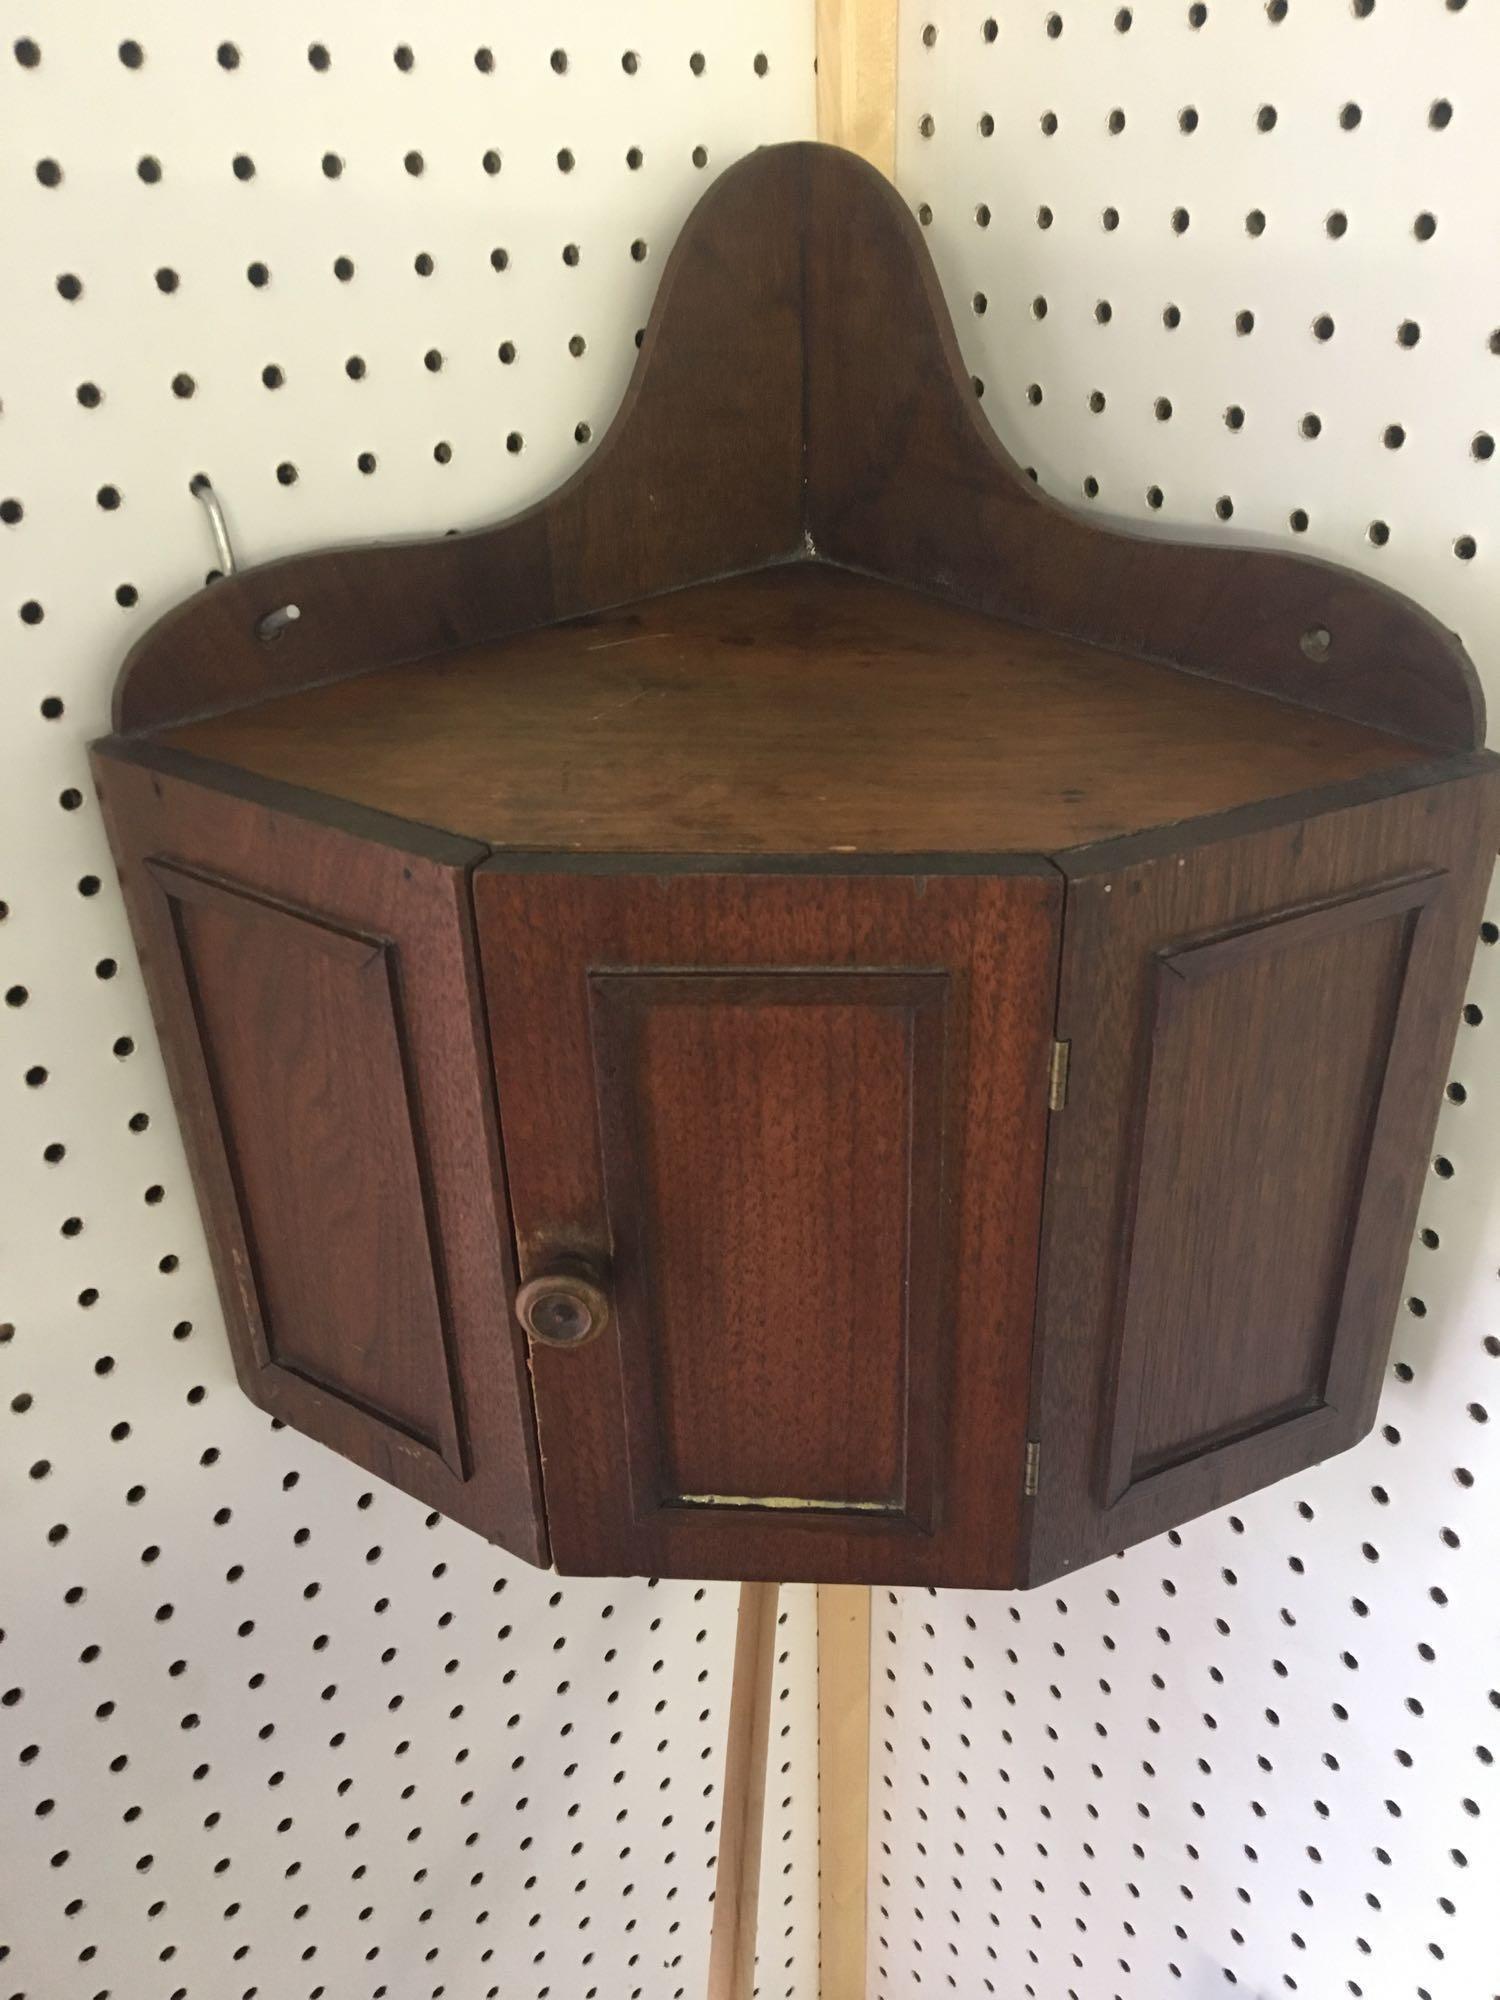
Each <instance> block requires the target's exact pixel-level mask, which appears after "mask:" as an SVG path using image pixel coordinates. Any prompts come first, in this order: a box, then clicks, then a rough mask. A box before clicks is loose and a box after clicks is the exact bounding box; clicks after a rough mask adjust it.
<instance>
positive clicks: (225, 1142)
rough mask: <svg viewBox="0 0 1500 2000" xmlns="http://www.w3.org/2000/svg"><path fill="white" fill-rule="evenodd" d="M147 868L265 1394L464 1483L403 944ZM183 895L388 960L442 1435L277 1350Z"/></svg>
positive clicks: (319, 946) (347, 951)
mask: <svg viewBox="0 0 1500 2000" xmlns="http://www.w3.org/2000/svg"><path fill="white" fill-rule="evenodd" d="M145 873H146V875H147V877H148V879H149V880H150V881H151V883H152V884H153V887H154V890H155V892H156V893H157V894H158V895H159V896H160V897H161V898H162V901H163V903H164V904H165V907H166V916H167V922H168V925H169V927H170V932H171V936H172V939H173V944H174V947H175V949H176V953H177V959H178V965H177V971H178V974H179V976H180V978H181V980H182V984H183V988H184V990H185V993H186V996H187V1001H188V1006H189V1009H190V1012H191V1016H192V1021H193V1028H194V1035H195V1039H196V1043H197V1048H196V1055H197V1059H198V1062H199V1064H200V1065H201V1068H202V1073H203V1077H204V1080H205V1083H206V1086H207V1089H208V1092H209V1095H210V1098H211V1099H212V1102H213V1104H214V1108H215V1125H216V1131H217V1152H218V1156H219V1166H220V1168H221V1170H222V1177H223V1184H224V1188H225V1193H226V1195H227V1200H228V1212H229V1213H230V1214H232V1216H233V1218H234V1223H233V1227H234V1233H235V1238H236V1241H235V1244H234V1245H233V1247H232V1253H231V1254H232V1262H233V1266H234V1276H235V1286H236V1292H237V1295H238V1297H239V1300H240V1304H241V1309H242V1316H243V1320H244V1325H245V1328H246V1331H247V1333H248V1334H249V1337H250V1342H251V1346H252V1348H253V1350H254V1354H255V1357H256V1360H257V1363H258V1365H259V1370H260V1376H261V1380H260V1384H259V1389H260V1394H261V1396H262V1398H263V1400H264V1401H266V1402H267V1403H271V1402H274V1401H280V1400H286V1401H288V1402H290V1401H292V1400H294V1399H295V1398H296V1397H298V1396H300V1395H301V1394H303V1393H305V1394H306V1395H308V1396H309V1397H312V1398H316V1399H318V1400H320V1401H324V1402H333V1403H335V1404H338V1405H340V1406H342V1407H344V1408H347V1409H351V1410H354V1411H356V1412H357V1413H358V1414H359V1415H361V1416H363V1417H366V1418H368V1419H370V1421H372V1422H373V1423H376V1424H378V1425H379V1426H380V1427H381V1429H382V1430H385V1431H389V1432H392V1433H395V1438H394V1439H393V1443H396V1445H397V1448H398V1449H404V1450H408V1451H409V1452H410V1453H411V1455H412V1456H413V1457H415V1458H416V1459H418V1460H419V1461H422V1460H425V1461H428V1462H430V1463H431V1464H432V1465H433V1466H434V1468H436V1467H437V1466H441V1467H442V1468H443V1470H444V1471H445V1472H446V1473H447V1474H448V1475H450V1476H451V1477H452V1478H454V1479H456V1480H458V1481H459V1482H460V1483H464V1482H466V1481H467V1480H468V1479H469V1478H470V1477H471V1475H472V1469H473V1468H472V1452H471V1449H470V1446H469V1442H468V1439H467V1437H466V1435H465V1428H464V1425H463V1423H462V1419H461V1410H462V1400H461V1392H460V1387H459V1380H458V1372H457V1364H456V1359H455V1355H454V1351H453V1315H452V1303H451V1300H450V1299H449V1297H448V1288H447V1282H446V1276H445V1272H444V1269H443V1259H442V1254H441V1235H440V1232H439V1228H438V1219H437V1215H436V1213H435V1209H434V1204H433V1186H432V1166H431V1161H430V1159H429V1157H428V1150H427V1145H426V1140H425V1136H424V1134H423V1132H422V1129H421V1123H420V1118H419V1115H418V1111H417V1098H416V1093H415V1091H414V1090H413V1087H412V1086H413V1068H412V1059H411V1049H410V1045H409V1038H408V1034H407V1029H406V1022H405V1015H404V1009H403V1006H402V1002H401V989H400V983H399V980H398V977H397V962H398V957H399V951H398V947H397V945H396V942H395V940H394V939H392V938H388V937H377V936H372V935H370V934H368V933H365V932H363V931H360V930H357V929H354V928H352V927H350V926H348V925H345V924H341V923H338V922H337V921H335V920H333V919H332V918H329V917H327V916H326V915H323V914H320V913H319V912H317V911H313V910H309V909H307V908H306V907H304V906H299V905H296V904H293V903H290V902H286V901H283V900H281V899H278V898H274V897H271V896H268V895H266V894H265V893H264V892H263V891H260V890H257V889H255V888H253V887H250V886H249V885H246V884H242V883H237V882H234V881H232V880H231V879H230V878H228V877H225V876H222V875H217V874H212V873H209V872H207V871H204V870H200V869H196V868H192V867H188V866H185V865H184V864H183V863H181V862H179V861H176V860H174V859H173V858H171V857H170V856H167V855H148V856H147V857H146V859H145ZM184 902H196V903H198V904H200V905H202V906H204V907H207V908H211V909H218V910H220V911H221V912H222V913H223V914H225V915H227V916H230V917H232V918H233V919H234V920H236V921H238V922H242V923H243V922H252V923H256V922H259V923H268V924H270V925H272V926H274V927H276V928H279V929H283V930H289V931H291V932H292V933H293V935H295V936H296V938H297V941H298V943H299V944H300V945H301V946H302V947H303V948H304V949H306V948H308V947H309V946H310V947H311V948H312V949H314V950H317V951H321V952H323V953H325V954H326V955H327V956H330V957H333V958H335V959H338V960H341V961H342V962H343V963H344V964H345V965H346V966H347V967H348V968H349V969H350V970H351V971H352V972H354V973H360V972H364V971H366V970H369V969H370V968H372V967H374V966H376V965H377V964H378V966H379V968H380V971H381V974H382V976H383V981H384V990H385V998H386V1006H387V1010H388V1013H389V1016H390V1021H391V1032H392V1037H393V1039H394V1042H395V1046H396V1052H397V1059H398V1061H399V1063H400V1083H401V1095H402V1101H403V1103H404V1105H405V1108H406V1125H407V1132H408V1134H409V1137H410V1142H411V1149H412V1159H413V1165H414V1170H415V1173H416V1176H417V1184H418V1187H419V1189H420V1191H421V1199H422V1224H423V1229H424V1233H425V1236H426V1242H427V1253H428V1259H429V1264H430V1268H431V1273H432V1288H433V1299H434V1304H435V1306H436V1310H437V1320H438V1336H439V1340H440V1343H441V1347H442V1355H443V1370H444V1381H445V1385H446V1388H447V1392H448V1397H447V1406H446V1409H445V1411H444V1413H443V1421H442V1423H441V1425H440V1427H439V1431H438V1434H437V1435H436V1436H435V1437H434V1436H429V1435H426V1434H424V1433H423V1432H421V1431H419V1430H417V1429H415V1428H414V1427H413V1426H412V1425H411V1424H409V1423H408V1422H406V1421H405V1420H404V1419H403V1418H400V1417H397V1416H395V1415H393V1414H392V1413H391V1412H390V1411H388V1410H383V1409H381V1408H380V1407H379V1406H378V1405H376V1404H374V1403H371V1402H369V1401H367V1400H366V1399H365V1398H363V1397H360V1396H358V1395H355V1394H352V1393H351V1392H350V1391H348V1390H345V1389H340V1388H337V1387H335V1386H334V1385H333V1384H332V1383H330V1382H327V1381H324V1380H322V1379H321V1378H320V1377H318V1376H316V1375H314V1374H312V1373H310V1372H309V1371H308V1370H307V1369H305V1368H302V1367H299V1366H297V1365H296V1364H295V1363H292V1362H289V1361H286V1360H283V1359H280V1358H278V1356H277V1355H276V1353H275V1351H274V1341H273V1338H272V1333H271V1330H270V1328H269V1327H268V1324H267V1319H266V1314H265V1309H264V1306H263V1304H262V1297H261V1284H260V1278H259V1273H258V1268H257V1254H256V1250H255V1247H254V1230H253V1226H252V1225H251V1219H250V1217H249V1216H248V1213H247V1209H246V1203H245V1199H244V1195H243V1190H242V1185H241V1176H240V1173H239V1168H238V1165H237V1163H236V1158H235V1152H234V1143H233V1139H234V1135H233V1131H232V1128H231V1127H230V1125H229V1122H228V1120H227V1119H226V1117H225V1115H224V1106H223V1099H222V1094H221V1092H220V1088H219V1082H218V1075H217V1068H216V1062H215V1057H214V1054H213V1050H212V1046H211V1043H210V1041H209V1038H208V1035H207V1033H206V1032H205V1028H206V1024H205V1022H204V1019H203V1013H202V1009H201V1006H200V1004H199V997H198V985H197V979H196V977H195V974H194V970H193V961H192V954H191V952H190V950H189V949H188V943H187V939H186V937H185V935H184V932H183V927H182V922H181V918H180V915H179V908H180V906H181V904H182V903H184ZM398 1441H399V1442H398Z"/></svg>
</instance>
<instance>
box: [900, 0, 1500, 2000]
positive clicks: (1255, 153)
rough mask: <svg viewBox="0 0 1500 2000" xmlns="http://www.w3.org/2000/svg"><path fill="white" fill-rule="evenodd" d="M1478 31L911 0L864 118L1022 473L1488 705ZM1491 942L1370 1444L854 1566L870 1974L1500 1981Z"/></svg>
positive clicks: (1167, 1990)
mask: <svg viewBox="0 0 1500 2000" xmlns="http://www.w3.org/2000/svg"><path fill="white" fill-rule="evenodd" d="M1497 75H1500V15H1497V10H1496V9H1495V8H1494V7H1493V6H1487V5H1485V4H1483V0H1469V4H1468V5H1464V4H1462V0H1446V4H1445V0H1354V4H1353V5H1351V4H1350V0H1270V4H1269V5H1262V4H1261V0H1206V4H1205V3H1204V0H1196V4H1193V5H1191V6H1189V5H1187V4H1186V0H1135V4H1132V5H1129V6H1124V7H1115V6H1113V5H1109V4H1106V0H1089V4H1087V5H1085V4H1081V0H1074V4H1072V5H1071V6H1070V5H1069V4H1068V0H1057V5H1056V6H1055V7H1050V8H1049V6H1048V5H1046V4H1045V0H1036V4H1017V5H1011V4H1006V5H1004V6H990V7H986V6H984V5H978V6H974V5H958V4H952V5H949V4H946V0H933V4H930V5H928V6H926V7H925V8H919V7H917V6H915V5H911V4H908V5H907V6H905V7H904V8H903V12H902V27H901V49H900V66H899V82H900V88H899V94H898V153H897V168H898V180H899V182H900V185H901V188H902V191H903V192H904V194H905V195H906V196H907V198H908V199H909V201H910V202H911V205H912V207H913V208H914V209H915V211H916V212H917V214H918V216H919V217H920V218H921V220H922V221H923V223H924V224H925V226H926V229H927V236H928V242H929V244H930V246H931V248H932V251H933V253H934V256H935V257H936V259H937V262H938V266H939V269H940V271H941V274H942V277H943V280H944V284H945V288H946V291H947V294H948V298H949V300H950V303H951V305H952V308H953V311H954V315H955V319H956V320H957V323H958V327H959V334H960V339H961V341H962V344H963V348H964V352H965V355H966V357H967V359H968V362H969V366H970V367H971V369H972V371H973V373H974V376H975V378H976V382H977V384H979V385H982V393H983V397H984V407H985V409H986V410H987V411H988V412H989V414H990V415H991V416H992V418H993V419H994V422H995V423H996V426H997V428H998V429H999V431H1000V432H1001V434H1002V436H1003V437H1004V438H1005V441H1006V443H1007V444H1008V445H1009V446H1010V447H1011V449H1012V450H1013V451H1014V452H1015V453H1016V455H1017V456H1018V457H1019V458H1020V459H1021V461H1022V463H1023V464H1025V465H1027V466H1029V467H1031V468H1033V469H1034V471H1035V473H1036V476H1037V477H1038V478H1039V479H1040V481H1041V483H1042V484H1043V485H1044V486H1045V487H1046V488H1047V489H1048V491H1050V492H1051V493H1053V494H1055V495H1056V496H1057V497H1059V498H1061V499H1063V500H1065V501H1067V502H1069V503H1070V504H1073V505H1076V506H1078V507H1080V508H1092V509H1095V510H1100V511H1105V512H1108V513H1110V514H1112V515H1114V516H1117V517H1123V518H1124V519H1126V520H1128V521H1129V522H1130V523H1131V524H1132V525H1133V526H1139V527H1141V528H1142V529H1144V530H1145V531H1146V532H1151V531H1152V529H1153V527H1155V526H1158V525H1159V526H1160V527H1161V528H1162V529H1163V530H1165V531H1169V532H1171V533H1173V534H1177V535H1181V534H1184V533H1186V534H1191V535H1195V536H1198V535H1202V536H1210V535H1227V536H1236V537H1249V538H1252V539H1259V540H1262V541H1268V542H1269V541H1274V542H1278V543H1282V544H1284V545H1287V546H1293V547H1297V548H1300V549H1304V550H1306V551H1308V552H1309V553H1313V554H1318V555H1323V556H1328V557H1333V558H1336V559H1337V560H1338V561H1340V562H1343V563H1346V564H1350V565H1352V566H1354V567H1356V568H1359V569H1362V570H1365V571H1367V572H1368V573H1369V574H1371V575H1373V576H1378V577H1380V578H1382V579H1384V580H1385V581H1388V582H1390V583H1392V584H1394V585H1396V586H1397V587H1398V588H1401V589H1404V590H1406V591H1408V592H1410V593H1411V594H1412V595H1413V596H1415V597H1417V598H1419V599H1420V600H1421V601H1422V602H1423V603H1425V604H1426V605H1427V606H1429V608H1430V609H1432V610H1433V611H1434V612H1436V614H1437V615H1438V616H1439V617H1440V618H1442V619H1443V620H1444V621H1445V622H1446V623H1448V624H1449V625H1451V626H1452V627H1453V628H1455V629H1456V630H1457V631H1458V632H1459V633H1460V635H1461V636H1462V638H1463V639H1464V642H1465V643H1466V645H1467V646H1468V648H1469V650H1470V652H1471V653H1472V654H1473V656H1474V658H1475V660H1476V662H1477V663H1478V665H1479V667H1480V670H1481V672H1482V673H1484V674H1485V675H1486V677H1487V679H1488V684H1489V693H1490V702H1491V707H1492V709H1494V708H1495V707H1496V705H1497V704H1500V593H1497V591H1496V589H1495V580H1494V579H1495V564H1496V561H1497V560H1500V486H1497V480H1500V465H1497V464H1496V463H1495V462H1494V457H1493V454H1494V438H1495V436H1496V434H1497V433H1500V283H1497V266H1496V261H1495V243H1496V240H1497V238H1496V231H1497V227H1500V209H1497V199H1496V194H1495V189H1496V186H1497V184H1500V128H1497V127H1496V124H1495V121H1494V117H1493V112H1492V106H1491V103H1490V94H1491V85H1492V84H1493V81H1494V79H1495V77H1496V76H1497ZM1497 940H1500V900H1492V903H1491V907H1490V911H1489V921H1487V923H1486V925H1485V928H1484V930H1483V932H1482V937H1481V941H1480V942H1479V945H1478V953H1477V959H1476V964H1475V970H1474V975H1473V983H1472V988H1471V991H1470V994H1469V997H1468V1002H1467V1004H1466V1006H1465V1008H1464V1013H1463V1019H1462V1021H1461V1022H1460V1023H1459V1024H1458V1029H1457V1032H1458V1042H1457V1048H1456V1050H1455V1053H1454V1057H1453V1064H1452V1070H1451V1075H1452V1082H1451V1083H1450V1085H1449V1087H1448V1102H1447V1103H1446V1104H1445V1106H1444V1107H1443V1111H1442V1116H1441V1121H1440V1124H1439V1128H1438V1134H1437V1139H1436V1142H1435V1151H1434V1159H1433V1173H1432V1176H1431V1179H1430V1181H1429V1184H1428V1190H1427V1196H1426V1199H1425V1201H1424V1203H1423V1207H1422V1213H1421V1216H1420V1229H1419V1235H1418V1238H1417V1241H1416V1242H1415V1243H1414V1245H1413V1248H1412V1261H1411V1267H1410V1275H1409V1280H1408V1297H1407V1300H1406V1305H1405V1308H1404V1310H1403V1311H1402V1312H1401V1313H1400V1316H1399V1324H1398V1326H1397V1329H1396V1338H1395V1345H1394V1349H1393V1353H1392V1368H1391V1374H1390V1379H1389V1386H1388V1390H1387V1394H1386V1396H1385V1400H1384V1403H1383V1406H1382V1409H1381V1413H1380V1422H1379V1426H1378V1428H1377V1430H1376V1432H1375V1434H1374V1435H1373V1436H1372V1437H1371V1438H1370V1439H1369V1440H1368V1442H1367V1443H1366V1444H1365V1445H1363V1446H1362V1447H1361V1448H1359V1449H1358V1450H1357V1451H1355V1452H1353V1453H1350V1454H1348V1455H1346V1456H1344V1457H1342V1458H1339V1459H1336V1460H1334V1461H1332V1462H1331V1463H1330V1464H1328V1465H1327V1466H1324V1467H1322V1468H1319V1469H1318V1470H1317V1471H1315V1472H1313V1473H1310V1474H1308V1475H1306V1476H1304V1477H1301V1478H1299V1479H1296V1480H1294V1481H1291V1482H1289V1483H1286V1484H1283V1485H1281V1486H1278V1487H1276V1488H1274V1489H1272V1490H1271V1491H1269V1492H1266V1493H1263V1494H1260V1495H1259V1496H1257V1497H1256V1498H1254V1499H1252V1500H1248V1501H1246V1502H1244V1503H1243V1504H1242V1505H1240V1506H1239V1507H1237V1508H1236V1509H1235V1510H1234V1511H1233V1512H1226V1513H1220V1514H1218V1515H1216V1516H1212V1517H1210V1518H1209V1519H1207V1520H1204V1521H1201V1522H1198V1523H1195V1524H1194V1525H1192V1526H1191V1527H1189V1528H1186V1529H1184V1530H1183V1531H1182V1533H1181V1534H1173V1535H1169V1536H1167V1537H1165V1538H1164V1539H1163V1540H1161V1541H1159V1542H1156V1543H1152V1544H1148V1545H1146V1546H1145V1547H1142V1548H1138V1549H1136V1550H1134V1551H1132V1552H1131V1553H1130V1554H1129V1555H1128V1556H1126V1557H1122V1558H1120V1559H1118V1560H1115V1561H1112V1562H1106V1563H1103V1564H1100V1565H1097V1566H1096V1567H1095V1568H1093V1569H1090V1570H1087V1571H1085V1572H1083V1573H1081V1574H1079V1575H1078V1576H1076V1577H1073V1578H1071V1579H1069V1581H1068V1582H1067V1583H1066V1584H1064V1585H1061V1586H1058V1587H1055V1588H1051V1589H1045V1590H1041V1591H1038V1592H1036V1593H1034V1594H1032V1595H1027V1596H1010V1597H1007V1596H971V1595H965V1594H951V1593H945V1594H943V1595H941V1596H932V1595H923V1594H920V1593H914V1592H904V1593H898V1594H896V1595H894V1596H888V1595H886V1594H885V1593H877V1597H876V1603H875V1615H874V1631H875V1638H874V1683H873V1689H872V1708H873V1721H872V1728H873V1736H874V1745H873V1750H874V1759H875V1770H874V1777H873V1791H872V1814H871V1817H872V1849H871V1866H872V1910H871V1939H870V1963H871V1968H872V1970H871V1992H872V1994H875V1995H879V1996H881V2000H894V1996H896V1995H897V1994H901V1995H905V1994H908V1993H912V1992H915V1991H922V1992H942V1993H958V1994H962V1995H963V1996H964V2000H971V1996H977V1995H982V1994H983V1995H988V1994H995V1995H1000V1996H1003V2000H1017V1996H1020V1995H1023V1994H1024V1995H1026V1996H1034V2000H1165V1996H1169V1995H1172V1994H1181V1995H1182V1996H1184V2000H1209V1996H1216V1995H1219V1994H1221V1993H1224V1992H1226V1991H1227V1990H1229V1989H1231V1988H1238V1989H1240V1990H1241V1991H1242V1992H1244V1993H1246V1994H1248V1995H1254V1996H1255V2000H1271V1996H1273V1995H1282V1994H1287V1993H1300V1994H1302V1995H1304V1996H1307V2000H1336V1996H1339V1995H1345V1994H1351V1995H1354V1996H1357V2000H1358V1996H1363V2000H1492V1996H1495V1995H1497V1994H1500V1918H1497V1915H1496V1909H1495V1883H1496V1881H1497V1880H1500V1783H1497V1776H1496V1771H1495V1765H1494V1757H1495V1754H1496V1753H1497V1752H1500V1613H1497V1609H1496V1592H1495V1579H1496V1576H1497V1574H1500V1506H1497V1488H1500V1436H1497V1432H1500V1421H1495V1420H1500V1313H1497V1310H1496V1308H1497V1287H1496V1268H1497V1264H1500V1186H1497V1181H1500V1043H1497V1042H1496V1040H1495V1037H1496V1035H1497V1034H1500V948H1497ZM1043 1477H1045V1468H1044V1470H1043Z"/></svg>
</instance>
